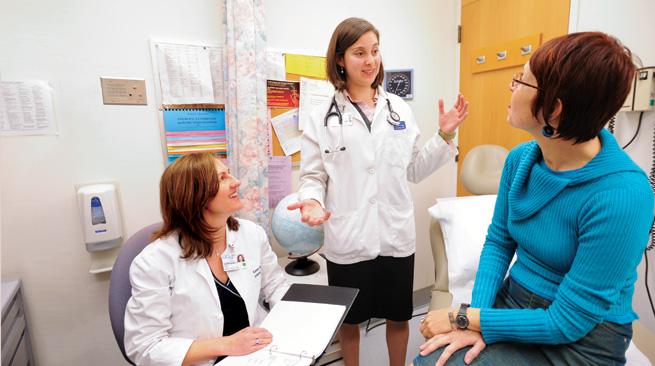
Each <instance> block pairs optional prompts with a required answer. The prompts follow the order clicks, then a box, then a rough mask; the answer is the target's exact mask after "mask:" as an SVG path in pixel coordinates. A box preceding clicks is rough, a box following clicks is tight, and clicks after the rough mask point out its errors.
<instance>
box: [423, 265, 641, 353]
mask: <svg viewBox="0 0 655 366" xmlns="http://www.w3.org/2000/svg"><path fill="white" fill-rule="evenodd" d="M551 303H552V302H551V301H549V300H546V299H544V298H543V297H541V296H538V295H535V294H533V293H532V292H530V291H528V290H526V289H525V288H524V287H522V286H521V285H519V284H518V283H516V282H515V281H514V280H512V279H511V277H508V278H507V279H506V280H505V283H504V284H503V286H502V287H501V288H500V290H499V291H498V295H497V296H496V302H495V304H494V306H493V307H494V308H496V309H539V308H540V309H547V308H548V307H549V306H550V304H551ZM631 339H632V324H631V323H628V324H616V323H612V322H608V321H605V322H603V323H600V324H597V325H596V326H595V327H594V328H593V329H592V330H591V331H590V332H589V333H587V335H586V336H584V337H582V338H580V339H579V340H578V341H576V342H573V343H568V344H558V345H547V344H530V343H517V342H498V343H492V344H487V346H486V347H485V348H484V349H483V350H482V351H481V352H480V354H479V355H478V357H476V358H475V359H474V360H473V361H472V362H471V363H470V365H567V366H569V365H625V362H626V359H625V351H626V350H627V349H628V346H629V345H630V340H631ZM444 348H445V347H442V348H440V349H437V350H436V351H434V352H432V353H431V354H429V355H427V356H426V357H421V356H420V355H419V356H418V357H416V358H415V359H414V365H416V366H434V364H435V363H436V362H437V360H438V359H439V356H440V355H441V353H442V352H443V350H444ZM470 348H471V347H470V346H469V347H464V348H462V349H460V350H458V351H457V352H455V353H453V354H452V355H451V356H450V358H449V359H448V362H446V365H448V366H451V365H466V364H465V363H464V355H465V354H466V352H467V351H468V350H469V349H470Z"/></svg>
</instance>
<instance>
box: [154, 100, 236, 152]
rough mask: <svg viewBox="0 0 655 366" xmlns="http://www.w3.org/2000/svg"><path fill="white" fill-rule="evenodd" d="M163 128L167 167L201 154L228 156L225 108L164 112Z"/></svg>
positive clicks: (166, 110) (170, 110) (168, 110)
mask: <svg viewBox="0 0 655 366" xmlns="http://www.w3.org/2000/svg"><path fill="white" fill-rule="evenodd" d="M164 125H165V128H166V150H167V152H168V163H169V164H170V163H172V162H173V161H174V160H175V159H177V158H179V157H180V156H182V155H184V154H189V153H195V152H201V151H210V152H213V153H216V154H218V155H221V156H227V138H226V136H225V110H224V109H197V108H189V109H164Z"/></svg>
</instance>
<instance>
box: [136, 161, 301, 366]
mask: <svg viewBox="0 0 655 366" xmlns="http://www.w3.org/2000/svg"><path fill="white" fill-rule="evenodd" d="M240 184H241V183H240V182H239V180H237V179H236V178H234V177H233V176H232V175H230V172H229V171H228V169H227V167H226V166H225V165H224V164H223V163H222V162H221V161H220V160H218V158H217V157H216V155H214V154H211V153H199V154H189V155H184V156H182V157H180V158H178V159H177V160H175V161H174V162H173V163H172V164H171V165H169V166H168V167H167V168H166V170H165V171H164V173H163V175H162V177H161V181H160V201H161V202H160V204H161V213H162V217H163V219H164V224H163V226H162V228H161V230H159V231H158V232H155V233H154V234H153V240H154V242H153V243H152V244H150V245H148V246H147V247H146V248H145V249H143V251H142V252H141V253H140V254H139V255H138V256H137V257H136V258H135V259H134V261H133V262H132V266H131V267H130V282H131V283H132V297H131V298H130V300H129V301H128V303H127V308H126V312H125V350H126V352H127V355H128V356H129V357H130V359H131V360H132V361H134V362H135V363H136V364H137V365H191V364H197V365H212V364H214V363H216V362H218V361H220V360H221V359H222V358H224V356H230V355H244V354H248V353H251V352H254V351H257V350H260V349H262V348H264V347H265V346H266V345H267V344H269V343H271V341H272V335H271V334H270V333H269V332H268V331H267V330H266V329H263V328H255V327H254V326H257V325H258V324H259V323H260V322H261V320H263V319H262V315H264V314H265V312H264V311H263V308H261V307H260V306H259V303H258V300H259V298H260V295H261V297H263V298H264V299H265V300H266V301H267V302H268V303H269V304H270V305H271V306H275V304H276V303H277V302H278V301H279V300H280V299H281V298H282V296H283V295H284V294H285V293H286V291H287V290H288V288H289V285H288V283H287V282H286V280H285V278H284V274H283V272H282V269H281V268H280V267H279V266H278V265H277V257H276V256H275V254H274V253H273V252H272V250H271V247H270V245H269V243H268V239H267V236H266V233H265V232H264V230H263V229H262V228H261V227H260V226H258V225H256V224H255V223H253V222H251V221H247V220H241V219H236V218H234V217H233V216H232V214H234V213H235V212H237V211H238V210H240V209H241V208H242V207H243V204H242V203H241V200H240V198H239V196H238V194H237V189H238V187H239V185H240ZM237 258H240V259H243V261H238V260H237ZM258 315H259V316H258Z"/></svg>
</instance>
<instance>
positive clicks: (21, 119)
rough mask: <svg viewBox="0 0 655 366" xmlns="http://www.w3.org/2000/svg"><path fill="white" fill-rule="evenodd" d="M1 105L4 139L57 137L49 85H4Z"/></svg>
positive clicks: (42, 83) (12, 82)
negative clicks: (18, 136)
mask: <svg viewBox="0 0 655 366" xmlns="http://www.w3.org/2000/svg"><path fill="white" fill-rule="evenodd" d="M0 104H1V105H2V106H1V108H0V109H1V110H2V112H1V117H0V120H1V121H2V136H17V135H56V134H57V124H56V122H55V112H54V109H53V107H52V94H51V92H50V85H48V82H47V81H3V82H2V103H0Z"/></svg>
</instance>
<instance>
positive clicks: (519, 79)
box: [512, 72, 544, 90]
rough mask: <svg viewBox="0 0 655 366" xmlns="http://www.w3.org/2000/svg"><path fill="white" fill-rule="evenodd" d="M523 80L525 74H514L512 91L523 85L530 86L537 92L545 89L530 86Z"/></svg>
mask: <svg viewBox="0 0 655 366" xmlns="http://www.w3.org/2000/svg"><path fill="white" fill-rule="evenodd" d="M522 80H523V73H522V72H517V73H516V74H514V77H513V78H512V89H516V87H517V86H518V85H516V84H522V85H525V86H529V87H531V88H535V89H537V90H544V89H543V88H540V87H538V86H534V85H530V84H528V83H526V82H524V81H522Z"/></svg>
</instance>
